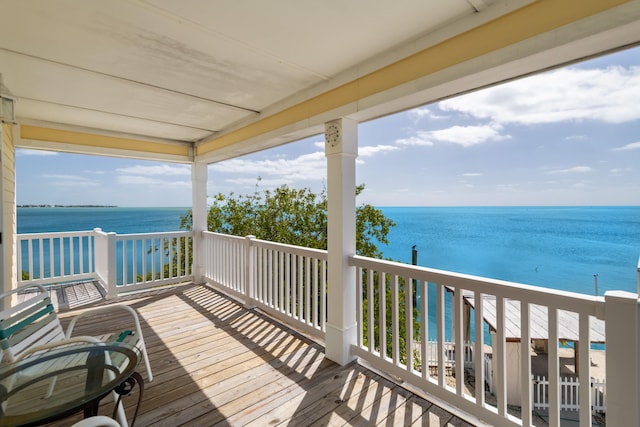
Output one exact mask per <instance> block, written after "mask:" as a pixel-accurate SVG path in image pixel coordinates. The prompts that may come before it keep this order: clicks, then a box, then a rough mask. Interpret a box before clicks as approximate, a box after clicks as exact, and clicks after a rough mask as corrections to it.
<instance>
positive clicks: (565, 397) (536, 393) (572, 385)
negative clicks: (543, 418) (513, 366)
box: [533, 376, 607, 413]
mask: <svg viewBox="0 0 640 427" xmlns="http://www.w3.org/2000/svg"><path fill="white" fill-rule="evenodd" d="M579 385H580V384H579V381H578V378H572V377H562V378H560V409H561V410H563V411H578V410H580V404H579V402H580V398H579V397H580V387H579ZM589 386H590V390H591V402H592V409H593V410H594V411H596V412H601V413H604V412H606V411H607V405H606V392H607V384H606V382H605V381H604V380H596V379H592V380H591V381H590V383H589ZM533 407H534V408H535V409H549V380H548V379H547V378H546V377H540V376H536V377H535V378H534V379H533Z"/></svg>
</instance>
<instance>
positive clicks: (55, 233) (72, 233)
mask: <svg viewBox="0 0 640 427" xmlns="http://www.w3.org/2000/svg"><path fill="white" fill-rule="evenodd" d="M91 234H93V230H83V231H52V232H43V233H19V234H18V235H17V237H18V240H20V239H42V238H45V239H46V238H49V237H54V238H55V237H69V236H74V237H75V236H89V235H91Z"/></svg>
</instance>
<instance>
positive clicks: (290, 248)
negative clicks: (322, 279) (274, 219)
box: [202, 231, 327, 260]
mask: <svg viewBox="0 0 640 427" xmlns="http://www.w3.org/2000/svg"><path fill="white" fill-rule="evenodd" d="M202 233H203V235H205V236H213V237H216V238H220V239H225V240H237V241H239V242H240V241H242V242H244V241H246V239H247V238H246V237H240V236H232V235H230V234H224V233H214V232H212V231H203V232H202ZM251 245H252V246H256V247H260V248H266V249H273V250H276V251H283V252H291V253H295V254H297V255H303V256H311V257H314V258H318V259H322V260H326V259H327V251H326V250H323V249H313V248H307V247H304V246H295V245H288V244H286V243H277V242H271V241H269V240H261V239H251Z"/></svg>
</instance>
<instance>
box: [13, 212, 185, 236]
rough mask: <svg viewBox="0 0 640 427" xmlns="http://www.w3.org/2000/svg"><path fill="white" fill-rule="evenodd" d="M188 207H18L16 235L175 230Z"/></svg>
mask: <svg viewBox="0 0 640 427" xmlns="http://www.w3.org/2000/svg"><path fill="white" fill-rule="evenodd" d="M188 209H189V208H175V207H171V208H119V207H117V208H111V207H104V208H102V207H95V208H75V207H74V208H71V207H70V208H18V218H17V222H18V234H22V233H44V232H47V231H85V230H93V229H94V228H102V231H104V232H115V233H119V234H128V233H154V232H161V231H177V230H179V228H180V217H181V216H183V215H185V214H186V213H187V211H188Z"/></svg>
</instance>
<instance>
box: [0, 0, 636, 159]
mask: <svg viewBox="0 0 640 427" xmlns="http://www.w3.org/2000/svg"><path fill="white" fill-rule="evenodd" d="M638 41H640V2H639V1H637V0H634V1H622V0H540V1H537V2H532V1H528V0H501V1H498V0H447V1H441V0H397V1H387V0H374V1H372V0H350V1H348V2H345V1H342V0H325V1H322V2H313V1H308V0H304V1H301V0H274V1H268V2H266V1H235V0H215V1H198V0H184V1H180V2H176V1H171V0H133V1H124V0H121V1H111V2H87V1H83V0H60V1H56V2H50V1H44V0H42V1H29V2H18V1H1V2H0V75H1V83H2V85H3V86H4V88H3V93H4V94H8V95H12V96H13V97H15V98H16V99H17V103H16V113H17V121H18V123H19V124H20V125H21V126H20V131H21V138H18V139H17V145H19V146H25V147H33V148H50V149H60V150H65V151H75V152H85V153H105V154H119V155H137V156H140V157H146V158H154V159H165V160H166V159H170V160H177V161H191V160H193V158H194V156H196V155H197V156H199V157H200V158H202V159H204V160H208V161H216V160H221V159H224V158H229V157H234V156H237V155H241V154H245V153H248V152H252V151H256V150H259V149H264V148H268V147H272V146H276V145H279V144H283V143H286V142H289V141H293V140H296V139H299V138H302V137H306V136H310V135H313V134H317V133H320V132H322V123H323V122H324V121H327V120H330V119H333V118H336V117H339V116H349V117H351V118H354V119H356V120H358V121H363V120H369V119H371V118H374V117H379V116H382V115H386V114H390V113H393V112H396V111H400V110H402V109H406V108H410V107H413V106H417V105H421V104H425V103H427V102H430V101H433V100H436V99H439V98H442V97H447V96H451V95H453V94H457V93H460V92H464V91H467V90H472V89H475V88H477V87H480V86H484V85H488V84H493V83H496V82H499V81H502V80H505V79H509V78H513V77H515V76H519V75H523V74H526V73H531V72H535V71H539V70H541V69H545V68H548V67H552V66H557V65H560V64H564V63H566V62H569V61H573V60H576V59H579V58H582V57H585V56H589V55H594V54H599V53H601V52H605V51H608V50H611V49H616V48H620V47H623V46H626V45H630V44H633V43H637V42H638ZM51 129H55V131H52V130H51Z"/></svg>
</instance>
